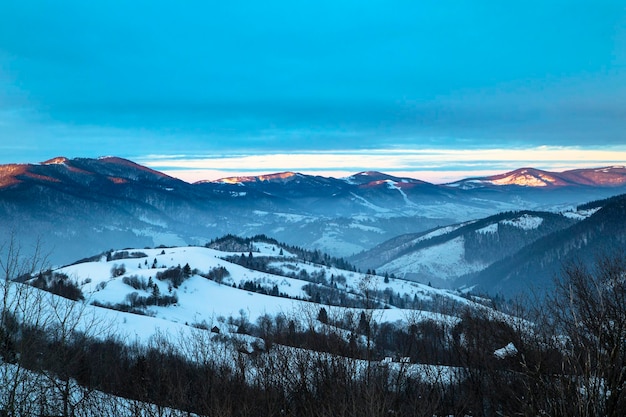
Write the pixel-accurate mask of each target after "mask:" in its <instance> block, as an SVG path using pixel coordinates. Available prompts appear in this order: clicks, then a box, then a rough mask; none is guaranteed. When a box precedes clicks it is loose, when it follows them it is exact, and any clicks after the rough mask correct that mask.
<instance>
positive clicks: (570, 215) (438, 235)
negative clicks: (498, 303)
mask: <svg viewBox="0 0 626 417" xmlns="http://www.w3.org/2000/svg"><path fill="white" fill-rule="evenodd" d="M585 213H587V211H580V212H573V211H572V212H567V213H547V212H530V211H526V212H508V213H502V214H498V215H495V216H490V217H487V218H485V219H481V220H475V221H471V222H466V223H460V224H456V225H452V226H446V227H441V228H437V229H434V230H432V231H429V232H426V233H420V234H409V235H404V236H399V237H397V238H394V239H391V240H389V241H388V242H385V243H383V244H381V245H379V246H377V247H375V248H373V249H371V250H369V251H367V252H364V253H362V254H359V255H356V256H354V257H351V258H350V259H351V261H352V262H354V263H355V264H356V265H358V266H359V267H361V268H372V269H375V270H378V271H385V272H387V273H389V274H394V275H395V276H399V277H402V278H405V279H411V280H416V281H419V282H423V283H428V282H430V283H432V284H435V285H437V286H443V287H449V288H452V287H455V286H456V280H457V279H458V278H459V277H462V276H464V275H467V274H471V273H476V272H479V271H482V270H484V269H485V268H487V267H488V266H489V265H491V264H493V263H494V262H497V261H499V260H501V259H504V258H506V257H507V256H510V255H512V254H513V253H515V252H517V251H518V250H520V249H521V248H523V247H524V246H526V245H528V244H530V243H532V242H534V241H535V240H537V239H539V238H541V237H543V236H546V235H548V234H550V233H553V232H555V231H559V230H562V229H564V228H567V227H569V226H571V225H572V224H574V223H575V222H576V221H578V219H580V218H582V217H583V216H584V215H585Z"/></svg>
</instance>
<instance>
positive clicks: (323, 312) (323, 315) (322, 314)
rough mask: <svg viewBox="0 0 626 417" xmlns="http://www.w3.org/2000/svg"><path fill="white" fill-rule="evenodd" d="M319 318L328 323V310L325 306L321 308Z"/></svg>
mask: <svg viewBox="0 0 626 417" xmlns="http://www.w3.org/2000/svg"><path fill="white" fill-rule="evenodd" d="M317 319H318V320H319V321H320V322H322V323H324V324H328V312H327V311H326V309H325V308H324V307H322V308H320V312H319V313H318V314H317Z"/></svg>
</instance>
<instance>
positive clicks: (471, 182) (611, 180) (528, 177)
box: [448, 166, 626, 189]
mask: <svg viewBox="0 0 626 417" xmlns="http://www.w3.org/2000/svg"><path fill="white" fill-rule="evenodd" d="M624 184H626V167H624V166H611V167H603V168H595V169H574V170H570V171H564V172H549V171H542V170H540V169H535V168H520V169H516V170H515V171H511V172H507V173H504V174H499V175H493V176H489V177H479V178H469V179H464V180H460V181H456V182H453V183H450V184H448V185H449V186H451V187H460V188H464V189H472V188H478V187H498V186H506V185H515V186H521V187H547V188H558V187H576V186H578V187H581V186H584V187H598V186H599V187H620V186H623V185H624Z"/></svg>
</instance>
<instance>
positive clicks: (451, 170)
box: [137, 146, 626, 182]
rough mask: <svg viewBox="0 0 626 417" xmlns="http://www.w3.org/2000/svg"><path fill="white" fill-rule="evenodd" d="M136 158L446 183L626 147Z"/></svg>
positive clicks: (608, 157)
mask: <svg viewBox="0 0 626 417" xmlns="http://www.w3.org/2000/svg"><path fill="white" fill-rule="evenodd" d="M137 160H138V161H139V162H141V163H142V164H145V165H147V166H150V167H152V168H154V169H158V170H161V171H164V172H167V173H170V175H174V176H178V177H181V178H184V179H186V180H188V181H192V180H193V181H197V180H201V179H217V178H221V177H226V176H236V175H255V174H265V173H270V172H281V171H298V172H302V173H309V174H322V175H326V176H345V175H349V174H353V173H355V172H359V171H365V170H377V171H384V172H388V173H396V174H398V173H402V174H403V175H408V176H412V177H418V178H420V179H425V178H426V177H427V178H428V180H431V181H434V182H443V181H446V180H450V179H451V178H455V179H458V178H462V177H467V176H477V175H484V174H485V173H496V172H503V171H507V170H512V169H516V168H520V167H525V166H532V167H535V168H540V169H547V170H556V171H562V170H566V169H574V168H583V167H585V168H588V167H595V166H607V165H623V164H625V163H626V147H622V148H605V149H602V148H596V149H587V148H578V147H547V146H541V147H534V148H528V149H504V148H488V149H472V150H460V149H375V150H363V151H358V150H357V151H355V150H344V151H333V152H311V151H301V152H293V153H264V154H230V155H228V154H227V155H204V156H186V155H176V156H171V155H147V156H143V157H140V158H138V159H137Z"/></svg>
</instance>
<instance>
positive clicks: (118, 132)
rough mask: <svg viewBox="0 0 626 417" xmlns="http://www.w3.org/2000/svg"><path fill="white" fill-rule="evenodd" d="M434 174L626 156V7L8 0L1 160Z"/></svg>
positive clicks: (438, 0)
mask: <svg viewBox="0 0 626 417" xmlns="http://www.w3.org/2000/svg"><path fill="white" fill-rule="evenodd" d="M105 155H115V156H120V157H124V158H128V159H132V160H134V161H136V162H138V163H141V164H144V165H147V166H150V167H152V168H154V169H158V170H161V171H164V172H167V173H169V174H172V175H175V176H178V177H181V178H183V179H185V180H188V181H194V180H199V179H215V178H219V177H224V176H233V175H241V174H244V175H252V174H255V173H268V172H279V171H286V170H290V171H299V172H305V173H316V174H321V175H328V176H330V175H332V176H341V175H344V174H345V175H349V174H351V173H354V172H358V171H363V170H380V171H385V172H389V173H396V174H403V175H407V176H412V177H416V178H420V179H425V180H430V181H433V182H445V181H447V180H454V179H458V178H461V177H467V176H476V175H482V174H487V173H497V172H504V171H508V170H512V169H515V168H519V167H521V166H533V167H536V168H541V169H552V170H557V171H561V170H565V169H571V168H578V167H597V166H606V165H624V164H626V4H625V3H624V2H623V1H622V0H619V1H610V0H596V1H593V2H592V1H589V0H586V1H578V0H566V1H561V0H541V1H535V0H527V1H508V2H502V1H487V0H474V1H461V0H450V1H447V0H421V1H414V0H412V1H394V0H384V1H383V0H381V1H376V0H371V1H367V0H360V1H345V0H332V1H327V0H316V1H307V0H300V1H293V0H289V1H286V0H280V1H271V0H268V1H263V2H260V1H236V0H233V1H212V0H203V1H199V0H188V1H182V2H170V1H161V0H150V1H143V0H137V1H120V0H107V1H102V0H90V1H82V0H80V1H66V0H58V1H43V0H41V1H31V0H2V2H0V164H4V163H16V162H17V163H37V162H41V161H45V160H47V159H50V158H53V157H56V156H66V157H70V158H73V157H99V156H105Z"/></svg>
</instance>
